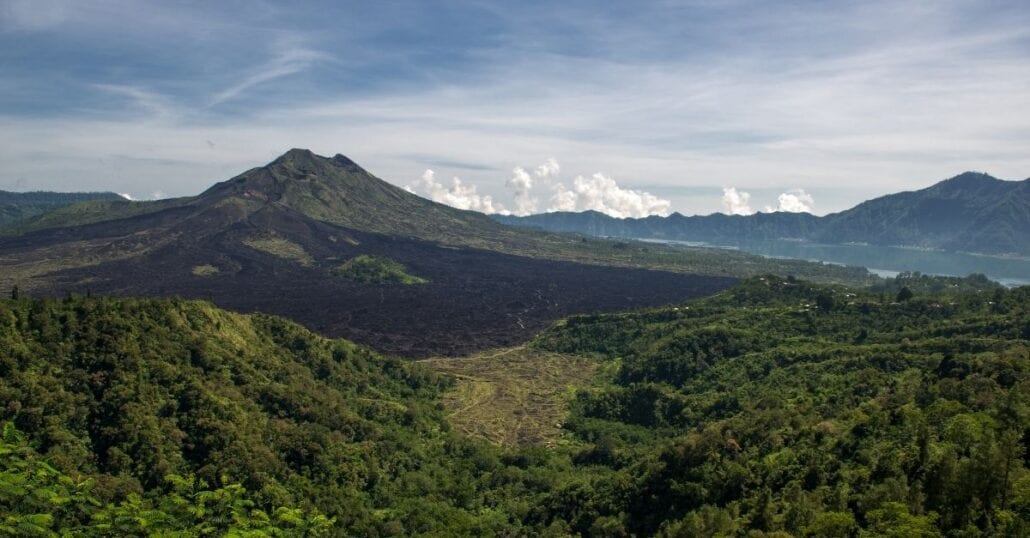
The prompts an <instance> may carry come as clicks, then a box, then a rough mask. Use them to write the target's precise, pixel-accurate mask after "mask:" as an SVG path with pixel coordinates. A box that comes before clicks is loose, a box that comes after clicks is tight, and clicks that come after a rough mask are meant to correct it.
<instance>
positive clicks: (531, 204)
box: [508, 166, 538, 216]
mask: <svg viewBox="0 0 1030 538" xmlns="http://www.w3.org/2000/svg"><path fill="white" fill-rule="evenodd" d="M511 173H512V176H511V179H509V180H508V186H509V187H511V188H512V190H514V191H515V211H514V213H515V214H516V215H519V216H522V215H529V214H530V213H533V212H534V211H536V208H537V204H538V201H537V199H536V198H534V197H533V195H532V193H531V192H530V191H532V190H533V176H531V175H529V172H526V170H525V169H524V168H522V167H521V166H516V167H515V169H514V170H512V171H511Z"/></svg>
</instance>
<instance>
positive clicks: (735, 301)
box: [537, 275, 1030, 536]
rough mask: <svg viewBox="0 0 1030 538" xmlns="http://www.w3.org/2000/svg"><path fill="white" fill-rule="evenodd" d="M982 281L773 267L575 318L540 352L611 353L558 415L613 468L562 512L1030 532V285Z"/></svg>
mask: <svg viewBox="0 0 1030 538" xmlns="http://www.w3.org/2000/svg"><path fill="white" fill-rule="evenodd" d="M903 279H907V280H911V281H912V282H913V283H921V284H925V279H924V278H922V277H920V276H918V275H903ZM980 281H982V279H979V278H972V279H945V280H944V282H945V283H946V286H945V287H946V288H947V289H950V290H951V291H950V292H948V291H941V292H940V293H939V294H937V295H933V296H920V295H915V294H914V292H912V290H911V289H910V288H908V287H907V286H904V285H903V284H904V283H905V280H902V281H901V284H902V285H901V287H900V289H899V291H898V293H897V294H896V295H895V294H888V293H886V292H857V293H856V292H853V291H848V290H846V289H832V288H822V287H813V286H811V285H809V284H806V283H802V282H797V281H793V280H784V279H780V278H777V277H765V278H760V279H756V280H751V281H748V282H746V283H744V284H742V285H740V286H738V287H736V288H734V289H732V290H729V291H726V292H723V293H721V294H719V295H717V296H715V297H713V298H710V299H707V300H702V301H698V302H696V303H694V304H691V305H689V306H684V307H681V308H670V309H660V310H653V311H648V312H643V313H630V314H615V315H603V316H585V317H577V318H573V319H570V320H569V321H568V322H567V323H564V324H561V325H560V326H558V327H556V328H554V329H552V330H551V331H549V332H548V333H546V334H544V335H543V336H541V338H540V339H539V341H538V342H537V345H538V346H541V347H543V348H546V349H550V350H555V351H564V352H576V353H590V354H593V355H595V356H597V357H598V358H599V359H600V360H605V361H609V362H610V363H611V364H610V368H609V371H611V372H612V374H611V382H610V384H608V385H607V386H605V387H603V388H599V389H595V390H590V391H581V392H580V393H579V394H578V396H577V398H576V400H575V402H574V404H573V412H572V418H570V420H569V421H568V422H567V424H566V428H568V429H570V430H572V431H574V432H575V433H576V435H577V436H579V437H580V438H583V439H587V440H590V441H592V443H593V448H592V449H590V450H586V451H584V452H583V453H581V454H579V455H577V459H578V461H581V462H584V463H587V462H589V463H593V464H595V465H598V466H600V467H603V468H606V469H614V470H615V471H614V477H609V478H606V479H605V480H604V481H601V482H593V483H589V484H587V485H584V486H582V487H580V488H579V489H575V488H572V489H568V490H566V491H567V493H566V497H565V498H575V497H576V496H578V499H577V500H576V501H575V502H568V503H566V504H564V505H559V506H560V509H559V510H560V511H564V512H563V515H564V517H566V518H568V519H570V520H572V521H577V518H579V517H583V518H584V520H583V523H582V524H581V528H582V526H584V525H586V521H589V520H591V519H593V520H594V521H595V524H596V521H597V519H596V515H603V516H604V517H608V518H611V521H610V523H611V525H613V526H614V527H617V528H624V529H627V530H629V531H631V532H635V533H639V534H641V535H647V534H652V533H655V532H661V533H668V534H670V535H682V536H721V535H739V534H744V533H745V532H746V531H747V530H749V529H750V530H751V531H752V532H754V531H756V530H757V531H763V532H766V533H774V534H775V533H786V534H789V535H795V536H802V535H811V536H854V535H856V534H858V535H863V536H864V535H873V536H878V535H890V536H941V535H948V536H1010V535H1012V536H1015V535H1026V534H1027V533H1028V532H1030V527H1028V526H1027V523H1028V521H1030V475H1027V473H1026V466H1027V459H1026V458H1027V450H1026V444H1027V430H1028V428H1030V420H1028V407H1027V405H1028V401H1030V377H1028V374H1030V342H1028V340H1030V312H1028V306H1030V288H1021V289H1015V290H1010V291H1005V290H1002V289H998V288H994V289H992V288H991V287H990V286H985V287H983V288H977V287H976V286H975V285H974V284H976V283H977V282H980ZM556 498H558V499H561V498H563V496H562V495H561V494H558V495H556ZM591 512H593V513H591Z"/></svg>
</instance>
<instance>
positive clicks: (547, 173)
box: [533, 157, 561, 179]
mask: <svg viewBox="0 0 1030 538" xmlns="http://www.w3.org/2000/svg"><path fill="white" fill-rule="evenodd" d="M533 173H534V174H536V177H538V178H541V179H546V178H549V177H555V176H557V175H558V174H559V173H561V165H559V164H558V161H557V159H555V158H554V157H551V158H550V159H547V160H546V161H544V162H543V164H541V165H540V166H537V167H536V170H534V172H533Z"/></svg>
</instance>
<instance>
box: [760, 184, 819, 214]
mask: <svg viewBox="0 0 1030 538" xmlns="http://www.w3.org/2000/svg"><path fill="white" fill-rule="evenodd" d="M814 205H815V200H814V199H813V198H812V195H811V194H808V193H807V192H805V190H804V189H791V190H789V191H787V192H785V193H783V194H780V197H779V198H778V199H777V206H776V207H771V206H766V208H765V209H766V211H786V212H788V213H811V212H812V206H814Z"/></svg>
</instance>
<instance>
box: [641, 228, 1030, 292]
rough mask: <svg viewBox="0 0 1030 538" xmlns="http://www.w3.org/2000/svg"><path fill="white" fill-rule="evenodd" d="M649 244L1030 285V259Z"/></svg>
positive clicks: (842, 248) (783, 244)
mask: <svg viewBox="0 0 1030 538" xmlns="http://www.w3.org/2000/svg"><path fill="white" fill-rule="evenodd" d="M645 241H653V242H661V243H670V244H683V245H690V246H707V247H715V248H731V249H738V250H742V251H744V252H750V253H752V254H759V255H761V256H768V257H772V258H794V259H800V260H810V261H820V262H828V263H839V264H842V265H858V266H862V267H867V268H868V269H869V270H870V271H871V272H873V273H876V274H878V275H880V276H895V275H897V274H898V273H900V272H902V271H919V272H921V273H927V274H932V275H948V276H966V275H968V274H970V273H983V274H985V275H987V276H988V277H989V278H990V279H991V280H996V281H998V282H1001V283H1002V284H1005V285H1006V286H1025V285H1030V259H1025V258H1008V257H1001V256H985V255H979V254H965V253H958V252H943V251H938V250H921V249H915V248H902V247H878V246H873V245H822V244H818V243H807V242H803V241H760V242H742V243H740V244H737V245H709V244H705V243H698V242H694V241H666V240H657V239H645Z"/></svg>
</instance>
